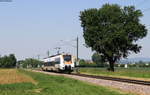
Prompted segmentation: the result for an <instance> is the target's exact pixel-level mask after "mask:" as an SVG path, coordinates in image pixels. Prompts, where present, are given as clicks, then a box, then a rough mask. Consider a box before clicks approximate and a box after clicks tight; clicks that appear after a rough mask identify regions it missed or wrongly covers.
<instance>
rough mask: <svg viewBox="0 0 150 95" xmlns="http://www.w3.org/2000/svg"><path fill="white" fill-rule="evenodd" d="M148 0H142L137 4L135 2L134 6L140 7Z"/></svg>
mask: <svg viewBox="0 0 150 95" xmlns="http://www.w3.org/2000/svg"><path fill="white" fill-rule="evenodd" d="M147 1H148V0H142V1H141V2H139V3H138V4H136V5H135V6H136V7H140V6H142V5H144V4H145V3H146V2H147Z"/></svg>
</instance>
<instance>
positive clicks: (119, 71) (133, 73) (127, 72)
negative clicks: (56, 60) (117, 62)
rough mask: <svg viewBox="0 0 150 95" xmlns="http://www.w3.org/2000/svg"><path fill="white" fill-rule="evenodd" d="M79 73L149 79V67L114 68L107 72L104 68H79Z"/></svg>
mask: <svg viewBox="0 0 150 95" xmlns="http://www.w3.org/2000/svg"><path fill="white" fill-rule="evenodd" d="M79 72H80V73H88V74H94V75H106V76H122V77H132V78H146V79H150V68H127V69H125V68H116V71H115V72H109V71H107V70H106V68H80V69H79Z"/></svg>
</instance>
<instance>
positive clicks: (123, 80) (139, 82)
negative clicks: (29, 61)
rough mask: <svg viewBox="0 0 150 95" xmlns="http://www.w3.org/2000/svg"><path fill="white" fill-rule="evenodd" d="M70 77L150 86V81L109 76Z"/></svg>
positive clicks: (83, 75)
mask: <svg viewBox="0 0 150 95" xmlns="http://www.w3.org/2000/svg"><path fill="white" fill-rule="evenodd" d="M38 71H42V70H38ZM53 73H54V72H53ZM57 74H58V73H57ZM61 74H64V73H61ZM65 74H66V73H65ZM68 75H75V76H81V77H87V78H95V79H104V80H111V81H118V82H125V83H132V84H139V85H146V86H150V81H144V80H135V79H125V78H116V77H108V76H96V75H87V74H76V73H71V74H68Z"/></svg>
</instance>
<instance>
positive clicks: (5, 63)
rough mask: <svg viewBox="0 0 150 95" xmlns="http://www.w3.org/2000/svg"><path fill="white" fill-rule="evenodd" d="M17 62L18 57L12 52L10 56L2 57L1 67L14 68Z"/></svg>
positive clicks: (0, 58) (0, 60)
mask: <svg viewBox="0 0 150 95" xmlns="http://www.w3.org/2000/svg"><path fill="white" fill-rule="evenodd" d="M16 63H17V59H16V57H15V55H14V54H10V55H8V56H6V55H5V56H3V57H0V67H1V68H12V67H15V66H16Z"/></svg>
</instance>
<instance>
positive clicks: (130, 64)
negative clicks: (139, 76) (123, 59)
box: [115, 61, 150, 68]
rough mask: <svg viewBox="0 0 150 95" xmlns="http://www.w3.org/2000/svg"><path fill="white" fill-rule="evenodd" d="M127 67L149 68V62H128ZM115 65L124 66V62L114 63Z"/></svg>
mask: <svg viewBox="0 0 150 95" xmlns="http://www.w3.org/2000/svg"><path fill="white" fill-rule="evenodd" d="M127 66H128V68H132V67H136V68H147V67H148V68H150V62H143V61H139V62H135V63H128V64H127ZM115 67H125V64H115Z"/></svg>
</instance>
